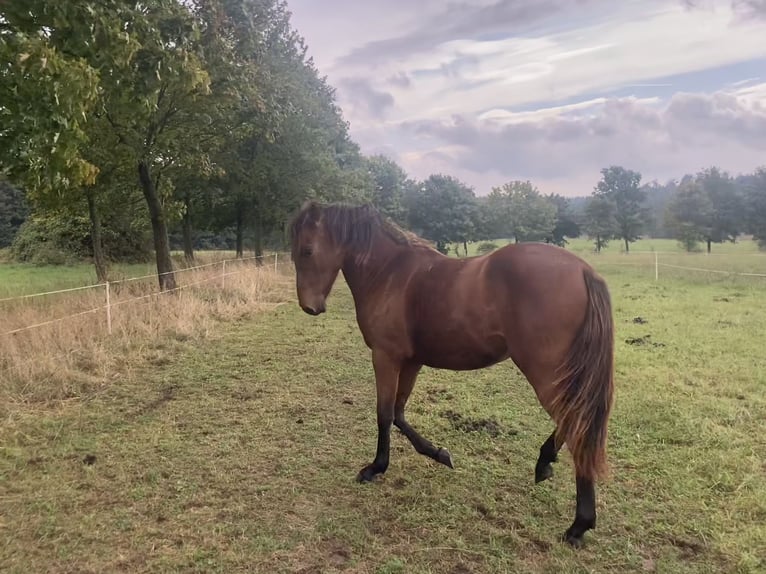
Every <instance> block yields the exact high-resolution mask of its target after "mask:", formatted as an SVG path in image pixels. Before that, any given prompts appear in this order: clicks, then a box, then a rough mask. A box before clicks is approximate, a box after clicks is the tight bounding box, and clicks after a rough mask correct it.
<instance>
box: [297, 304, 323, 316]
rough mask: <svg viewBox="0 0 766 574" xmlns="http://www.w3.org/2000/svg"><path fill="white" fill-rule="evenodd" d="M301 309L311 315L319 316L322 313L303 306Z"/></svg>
mask: <svg viewBox="0 0 766 574" xmlns="http://www.w3.org/2000/svg"><path fill="white" fill-rule="evenodd" d="M301 309H303V311H304V312H306V313H308V314H309V315H314V316H316V315H319V313H320V311H317V310H316V309H312V308H311V307H309V306H307V305H302V306H301Z"/></svg>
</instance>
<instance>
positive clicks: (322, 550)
mask: <svg viewBox="0 0 766 574" xmlns="http://www.w3.org/2000/svg"><path fill="white" fill-rule="evenodd" d="M350 561H351V549H350V548H349V547H348V545H346V544H344V543H343V542H341V541H339V540H335V539H328V540H324V541H323V542H322V543H321V545H320V547H319V548H318V549H317V552H316V555H315V558H314V560H312V562H314V563H313V564H310V565H308V566H304V567H303V568H301V569H299V570H297V571H296V574H321V573H322V572H326V571H327V570H328V567H329V569H331V570H343V569H344V568H345V567H346V566H347V565H348V563H349V562H350Z"/></svg>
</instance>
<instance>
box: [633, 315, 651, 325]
mask: <svg viewBox="0 0 766 574" xmlns="http://www.w3.org/2000/svg"><path fill="white" fill-rule="evenodd" d="M633 322H634V323H635V324H636V325H646V324H647V323H648V322H649V321H647V320H646V319H644V318H643V317H633Z"/></svg>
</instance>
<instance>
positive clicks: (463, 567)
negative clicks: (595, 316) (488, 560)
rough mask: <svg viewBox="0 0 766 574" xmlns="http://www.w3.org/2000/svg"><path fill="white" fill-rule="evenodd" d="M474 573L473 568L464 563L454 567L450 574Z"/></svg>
mask: <svg viewBox="0 0 766 574" xmlns="http://www.w3.org/2000/svg"><path fill="white" fill-rule="evenodd" d="M472 572H473V570H472V569H471V567H470V566H468V565H467V564H463V563H462V562H458V563H457V564H455V565H454V566H453V567H452V570H450V574H471V573H472Z"/></svg>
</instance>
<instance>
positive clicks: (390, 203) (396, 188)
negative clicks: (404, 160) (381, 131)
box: [364, 155, 410, 224]
mask: <svg viewBox="0 0 766 574" xmlns="http://www.w3.org/2000/svg"><path fill="white" fill-rule="evenodd" d="M364 163H365V166H366V170H367V173H368V175H369V176H370V178H371V183H372V204H373V205H374V206H375V207H376V208H377V209H378V210H379V211H380V212H381V213H383V214H385V215H387V216H388V217H390V218H391V219H393V220H394V221H395V222H397V223H400V224H401V223H404V221H405V216H406V213H405V208H404V193H405V191H406V189H407V186H408V184H409V183H410V182H409V179H408V177H407V173H406V172H405V171H404V170H403V169H402V168H401V167H400V166H399V165H398V164H397V163H396V162H395V161H393V160H391V159H389V158H387V157H385V156H383V155H373V156H371V157H368V158H365V160H364Z"/></svg>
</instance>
